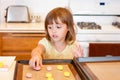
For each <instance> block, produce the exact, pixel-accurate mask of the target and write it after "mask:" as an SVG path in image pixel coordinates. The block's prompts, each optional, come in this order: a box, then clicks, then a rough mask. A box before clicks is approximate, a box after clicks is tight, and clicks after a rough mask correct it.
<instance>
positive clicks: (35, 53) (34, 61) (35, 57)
mask: <svg viewBox="0 0 120 80" xmlns="http://www.w3.org/2000/svg"><path fill="white" fill-rule="evenodd" d="M44 52H45V48H44V46H43V45H42V44H39V45H38V46H37V47H36V48H34V49H33V50H32V53H31V59H30V61H29V65H30V67H32V68H33V69H35V70H40V69H41V67H42V55H43V53H44Z"/></svg>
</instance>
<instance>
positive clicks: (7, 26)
mask: <svg viewBox="0 0 120 80" xmlns="http://www.w3.org/2000/svg"><path fill="white" fill-rule="evenodd" d="M6 32H14V33H17V32H20V33H45V30H44V22H41V23H0V33H6Z"/></svg>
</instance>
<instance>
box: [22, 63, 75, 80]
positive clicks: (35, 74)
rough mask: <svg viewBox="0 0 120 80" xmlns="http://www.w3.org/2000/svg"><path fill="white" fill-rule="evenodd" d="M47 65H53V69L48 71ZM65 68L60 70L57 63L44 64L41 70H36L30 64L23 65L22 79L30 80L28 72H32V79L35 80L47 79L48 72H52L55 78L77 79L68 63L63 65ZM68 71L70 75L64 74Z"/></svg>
mask: <svg viewBox="0 0 120 80" xmlns="http://www.w3.org/2000/svg"><path fill="white" fill-rule="evenodd" d="M47 66H51V67H52V70H50V71H48V70H47ZM62 66H63V70H58V69H57V65H43V67H42V69H41V70H40V71H35V70H33V69H31V68H30V67H29V65H24V66H23V76H22V80H28V79H29V78H27V77H26V74H27V73H31V74H32V77H31V78H30V79H33V80H39V79H41V80H47V77H46V74H47V73H51V74H52V76H53V78H54V80H75V78H74V76H73V73H72V72H71V70H70V69H69V67H68V65H62ZM65 71H68V72H69V73H70V76H68V77H66V76H64V72H65Z"/></svg>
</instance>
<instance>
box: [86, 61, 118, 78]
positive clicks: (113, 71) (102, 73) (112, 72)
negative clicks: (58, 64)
mask: <svg viewBox="0 0 120 80" xmlns="http://www.w3.org/2000/svg"><path fill="white" fill-rule="evenodd" d="M84 66H86V68H85V69H86V71H87V72H88V73H89V74H91V72H92V74H93V75H94V76H95V77H96V78H97V79H98V80H120V62H100V63H85V65H84ZM87 68H88V69H89V70H88V69H87Z"/></svg>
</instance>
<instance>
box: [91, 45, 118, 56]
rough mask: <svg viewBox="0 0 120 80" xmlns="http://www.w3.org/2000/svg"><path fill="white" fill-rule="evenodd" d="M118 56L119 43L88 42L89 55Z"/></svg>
mask: <svg viewBox="0 0 120 80" xmlns="http://www.w3.org/2000/svg"><path fill="white" fill-rule="evenodd" d="M108 55H110V56H120V43H90V44H89V56H108Z"/></svg>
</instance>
